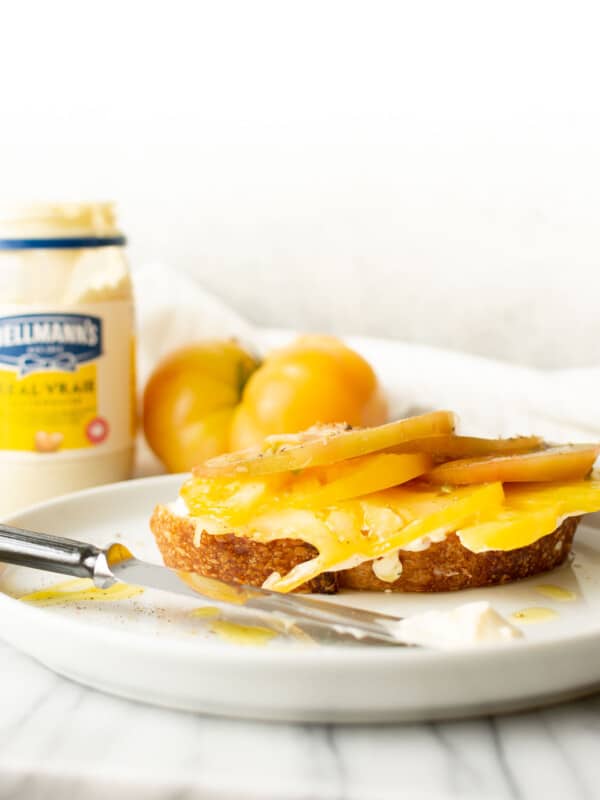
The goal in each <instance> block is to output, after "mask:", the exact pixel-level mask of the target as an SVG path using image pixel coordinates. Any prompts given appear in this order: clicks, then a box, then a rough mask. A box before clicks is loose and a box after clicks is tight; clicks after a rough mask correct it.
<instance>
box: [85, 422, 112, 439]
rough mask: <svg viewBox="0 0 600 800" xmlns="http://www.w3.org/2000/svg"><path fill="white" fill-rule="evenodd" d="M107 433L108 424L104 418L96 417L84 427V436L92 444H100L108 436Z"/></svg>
mask: <svg viewBox="0 0 600 800" xmlns="http://www.w3.org/2000/svg"><path fill="white" fill-rule="evenodd" d="M108 431H109V426H108V422H107V421H106V420H105V419H104V417H96V418H95V419H93V420H91V422H88V424H87V425H86V428H85V435H86V436H87V438H88V439H89V440H90V442H91V443H92V444H100V442H103V441H104V440H105V439H106V437H107V436H108Z"/></svg>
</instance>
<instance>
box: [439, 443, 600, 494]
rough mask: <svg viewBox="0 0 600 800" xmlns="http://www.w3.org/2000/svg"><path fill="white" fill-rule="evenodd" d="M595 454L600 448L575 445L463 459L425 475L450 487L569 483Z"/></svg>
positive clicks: (582, 472)
mask: <svg viewBox="0 0 600 800" xmlns="http://www.w3.org/2000/svg"><path fill="white" fill-rule="evenodd" d="M598 453H600V445H596V444H593V445H587V444H582V445H575V444H574V445H567V446H565V447H549V448H548V449H547V450H540V451H539V452H534V453H523V454H520V455H505V456H489V457H487V458H465V459H460V460H458V461H448V462H447V463H446V464H440V466H439V467H435V469H432V470H431V472H430V473H428V475H427V479H428V480H430V481H431V482H432V483H437V484H449V485H460V484H471V483H488V482H491V481H502V482H503V483H512V482H517V483H522V482H529V481H531V482H538V481H568V480H574V479H577V478H583V477H585V476H586V475H587V474H588V473H589V472H590V470H591V469H592V466H593V465H594V461H595V460H596V458H597V456H598Z"/></svg>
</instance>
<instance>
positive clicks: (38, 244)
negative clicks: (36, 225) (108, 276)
mask: <svg viewBox="0 0 600 800" xmlns="http://www.w3.org/2000/svg"><path fill="white" fill-rule="evenodd" d="M126 243H127V239H126V238H125V237H124V236H67V237H62V238H58V239H0V250H79V249H81V248H83V247H122V246H123V245H125V244H126Z"/></svg>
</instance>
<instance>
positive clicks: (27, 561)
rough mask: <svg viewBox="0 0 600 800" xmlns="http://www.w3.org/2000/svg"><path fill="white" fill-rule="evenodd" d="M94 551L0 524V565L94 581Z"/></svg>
mask: <svg viewBox="0 0 600 800" xmlns="http://www.w3.org/2000/svg"><path fill="white" fill-rule="evenodd" d="M102 554H103V551H102V550H100V548H98V547H94V545H91V544H85V543H84V542H77V541H75V540H73V539H63V538H62V537H60V536H51V535H50V534H47V533H36V532H35V531H28V530H24V529H23V528H13V527H11V526H10V525H3V524H1V523H0V561H3V562H4V563H6V564H18V565H19V566H22V567H33V568H34V569H45V570H48V571H49V572H60V573H61V574H63V575H73V576H75V577H78V578H92V579H94V570H95V566H96V562H97V560H98V557H99V556H100V555H102Z"/></svg>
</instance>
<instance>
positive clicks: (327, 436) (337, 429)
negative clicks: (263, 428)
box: [194, 411, 454, 476]
mask: <svg viewBox="0 0 600 800" xmlns="http://www.w3.org/2000/svg"><path fill="white" fill-rule="evenodd" d="M453 429H454V414H452V412H450V411H434V412H432V413H430V414H423V415H422V416H419V417H409V418H407V419H401V420H397V421H396V422H390V423H388V424H387V425H379V426H378V427H376V428H356V429H350V430H348V429H347V427H346V426H345V425H333V426H327V427H324V428H323V427H315V428H311V429H309V430H308V431H305V432H304V433H300V434H290V435H287V436H284V435H282V436H269V437H268V438H267V439H266V440H265V443H264V445H263V447H262V449H258V448H257V449H251V450H242V451H240V452H238V453H228V454H226V455H222V456H218V457H217V458H211V459H210V460H208V461H206V462H205V463H204V464H203V465H201V466H199V467H196V468H195V469H194V475H198V476H219V475H220V476H223V475H233V476H235V475H240V474H246V475H267V474H270V473H274V472H286V471H291V470H298V469H306V468H307V467H316V466H324V465H327V464H334V463H336V462H338V461H345V460H346V459H349V458H356V457H357V456H362V455H366V454H367V453H374V452H377V451H379V450H386V449H389V448H391V447H394V446H396V445H398V444H400V443H402V442H406V441H409V440H411V439H417V438H422V437H424V436H433V435H435V434H442V433H444V434H445V433H451V432H452V430H453Z"/></svg>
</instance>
